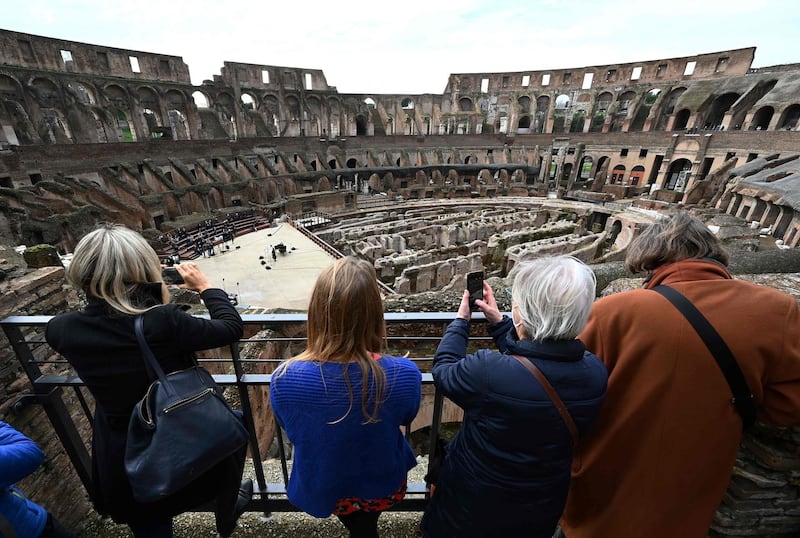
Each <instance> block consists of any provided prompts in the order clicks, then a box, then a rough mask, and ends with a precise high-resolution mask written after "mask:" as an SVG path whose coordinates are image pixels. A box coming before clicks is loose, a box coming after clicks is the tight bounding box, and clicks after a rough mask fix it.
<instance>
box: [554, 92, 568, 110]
mask: <svg viewBox="0 0 800 538" xmlns="http://www.w3.org/2000/svg"><path fill="white" fill-rule="evenodd" d="M569 103H570V98H569V95H566V94H564V93H562V94H561V95H559V96H558V97H556V110H566V109H567V108H569Z"/></svg>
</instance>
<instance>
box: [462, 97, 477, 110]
mask: <svg viewBox="0 0 800 538" xmlns="http://www.w3.org/2000/svg"><path fill="white" fill-rule="evenodd" d="M458 109H459V110H460V111H461V112H472V111H473V110H475V105H474V104H473V102H472V99H470V98H469V97H462V98H461V99H459V100H458Z"/></svg>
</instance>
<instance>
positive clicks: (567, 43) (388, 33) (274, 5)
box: [0, 0, 800, 94]
mask: <svg viewBox="0 0 800 538" xmlns="http://www.w3.org/2000/svg"><path fill="white" fill-rule="evenodd" d="M0 28H2V29H5V30H15V31H18V32H26V33H30V34H36V35H42V36H47V37H54V38H59V39H66V40H70V41H80V42H84V43H92V44H98V45H107V46H112V47H119V48H124V49H131V50H136V51H144V52H157V53H164V54H170V55H175V56H182V57H183V60H184V61H185V62H186V63H187V64H188V65H189V70H190V72H191V75H192V82H193V83H195V84H200V83H201V82H202V80H203V79H209V78H211V77H212V76H213V75H215V74H219V72H220V68H221V67H222V64H223V62H224V61H233V62H245V63H254V64H263V65H279V66H291V67H305V68H309V69H322V70H323V71H324V72H325V75H326V77H327V80H328V84H330V85H332V86H336V87H337V89H338V90H339V91H340V92H342V93H368V92H371V93H412V94H418V93H437V94H440V93H442V92H443V91H444V88H445V85H446V84H447V77H448V75H449V74H450V73H471V72H502V71H525V70H546V69H556V68H571V67H583V66H590V65H604V64H612V63H625V62H638V61H645V60H656V59H663V58H673V57H681V56H691V55H695V54H702V53H708V52H717V51H721V50H727V49H734V48H743V47H757V49H756V56H755V61H754V63H753V66H754V67H763V66H768V65H776V64H783V63H797V62H800V46H798V45H800V35H799V34H800V9H797V7H796V5H795V0H761V1H753V0H744V1H743V0H670V1H668V2H655V1H649V2H635V1H634V0H570V1H564V0H458V1H455V0H402V1H392V2H389V1H386V0H372V1H365V0H338V1H333V0H295V1H293V2H292V1H289V2H287V1H279V0H260V1H259V0H248V1H243V0H127V1H114V2H109V1H108V0H13V1H12V0H6V4H5V5H4V6H3V9H2V15H0Z"/></svg>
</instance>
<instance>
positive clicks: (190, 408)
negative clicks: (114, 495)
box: [125, 315, 248, 502]
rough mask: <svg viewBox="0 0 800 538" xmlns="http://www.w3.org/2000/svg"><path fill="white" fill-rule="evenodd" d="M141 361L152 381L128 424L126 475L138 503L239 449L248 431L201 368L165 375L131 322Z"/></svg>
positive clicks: (157, 496)
mask: <svg viewBox="0 0 800 538" xmlns="http://www.w3.org/2000/svg"><path fill="white" fill-rule="evenodd" d="M134 327H135V329H136V338H137V340H138V341H139V348H140V349H141V353H142V357H143V359H144V361H145V364H146V366H147V368H148V372H152V373H154V374H155V375H153V374H152V373H151V377H155V378H156V379H155V380H154V381H153V382H152V383H151V385H150V387H149V388H148V389H147V393H146V394H145V395H144V398H142V400H141V401H140V402H139V403H137V404H136V407H135V408H134V411H133V414H132V415H131V419H130V423H129V425H128V440H127V445H126V447H125V471H126V472H127V474H128V481H129V482H130V484H131V488H132V489H133V496H134V498H135V499H136V500H137V501H139V502H152V501H157V500H159V499H162V498H164V497H167V496H169V495H171V494H173V493H175V492H176V491H178V490H180V489H181V488H183V487H184V486H187V485H188V484H189V483H190V482H192V481H193V480H195V479H197V478H199V477H200V476H202V475H203V474H204V473H205V472H206V471H208V470H210V469H211V468H212V467H213V466H215V465H216V464H217V463H219V462H221V461H222V460H224V459H225V458H227V457H228V456H230V455H232V454H234V453H236V452H237V451H238V450H240V449H241V448H242V447H243V446H244V445H245V444H246V443H247V440H248V433H247V429H246V428H245V426H244V423H243V421H242V419H241V417H240V416H238V415H237V414H236V413H234V411H233V410H232V409H231V408H230V406H229V405H228V402H226V401H225V398H224V397H223V395H222V391H221V390H220V388H219V386H218V385H217V384H216V382H215V381H214V378H213V377H211V374H209V373H208V371H207V370H206V369H205V368H203V367H201V366H193V367H191V368H187V369H185V370H180V371H177V372H173V373H170V374H169V375H167V374H165V373H164V370H163V369H162V368H161V365H160V364H159V363H158V361H157V360H156V358H155V356H154V355H153V352H152V351H151V350H150V346H148V345H147V341H146V340H145V337H144V330H143V321H142V316H141V315H140V316H136V319H135V320H134Z"/></svg>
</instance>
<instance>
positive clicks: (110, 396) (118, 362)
mask: <svg viewBox="0 0 800 538" xmlns="http://www.w3.org/2000/svg"><path fill="white" fill-rule="evenodd" d="M139 295H140V296H141V297H144V298H145V300H144V304H148V303H150V304H158V298H159V297H160V284H158V285H146V286H142V287H141V289H140V290H139ZM201 297H202V299H203V302H204V303H205V305H206V307H207V308H208V310H209V313H210V314H211V319H210V320H209V319H203V318H199V317H194V316H191V315H189V314H187V313H186V312H184V311H183V309H182V308H181V307H179V306H177V305H173V304H168V305H163V306H157V307H155V308H152V309H151V310H148V311H147V312H146V313H145V314H144V332H145V337H146V339H147V342H148V344H149V345H150V348H151V349H152V350H153V354H154V355H155V356H156V358H157V359H158V361H159V363H160V364H161V366H162V368H163V369H164V371H165V372H167V373H169V372H174V371H176V370H181V369H184V368H188V367H190V366H193V365H194V364H195V358H194V353H193V352H194V351H197V350H201V349H210V348H215V347H221V346H225V345H228V344H231V343H232V342H235V341H237V340H238V339H239V338H241V336H242V330H243V325H242V319H241V317H240V316H239V313H238V312H237V311H236V309H235V308H234V307H233V305H232V304H231V303H230V301H229V299H228V296H227V294H226V293H225V292H224V291H222V290H219V289H208V290H205V291H204V292H203V293H202V295H201ZM133 319H134V318H133V316H127V315H123V314H121V313H119V312H117V311H115V310H113V309H112V308H110V307H109V306H108V305H107V304H106V303H105V302H104V301H101V300H99V299H96V298H90V300H89V304H88V306H87V307H86V308H85V309H84V310H82V311H79V312H71V313H67V314H61V315H59V316H56V317H54V318H53V319H52V320H51V321H50V323H48V325H47V329H46V331H45V337H46V339H47V343H48V344H50V346H51V347H52V348H53V349H55V350H56V351H58V352H59V353H60V354H61V355H63V356H64V357H65V358H66V359H67V360H68V361H69V362H70V364H71V365H72V366H73V367H74V368H75V371H76V372H77V374H78V375H79V376H80V377H81V379H82V380H83V382H84V383H85V384H86V386H87V387H88V389H89V391H90V392H91V393H92V396H94V399H95V402H96V406H95V422H94V437H93V439H92V471H93V476H92V481H93V485H94V491H93V492H91V493H92V495H91V496H92V500H93V502H94V505H95V508H96V510H97V511H98V512H99V513H100V514H103V515H108V516H111V517H112V518H113V519H114V521H116V522H118V523H135V524H136V523H138V524H142V523H148V522H152V521H158V520H163V519H165V518H167V517H171V516H173V515H176V514H179V513H181V512H185V511H187V510H189V509H190V508H193V507H196V506H198V505H200V504H202V503H205V502H208V501H213V500H216V501H217V511H218V512H219V511H222V512H223V513H229V512H231V511H232V510H231V507H232V503H234V502H235V501H236V496H237V494H238V489H239V482H240V479H241V466H242V464H243V461H244V460H243V458H244V454H242V455H241V456H239V455H237V456H236V457H231V458H228V459H227V460H225V461H223V462H222V463H220V464H219V465H217V466H216V467H215V468H214V469H212V470H211V471H209V473H207V474H206V475H204V476H203V477H202V478H200V479H198V480H197V481H195V482H193V483H192V484H190V485H188V486H187V487H186V488H184V490H182V491H180V492H178V493H176V494H175V495H172V496H170V497H169V498H167V499H165V500H163V501H158V502H155V503H146V504H141V503H137V502H136V501H134V500H133V495H132V493H131V489H130V486H129V484H128V479H127V475H126V474H125V468H124V455H125V442H126V439H127V428H128V420H129V418H130V416H131V412H132V411H133V408H134V406H135V405H136V403H137V402H138V401H139V400H140V399H141V398H142V396H143V395H144V393H145V392H146V390H147V387H148V386H149V385H150V382H151V379H150V378H149V377H148V375H147V371H146V370H145V366H144V362H143V359H142V357H141V355H140V353H139V345H138V343H137V341H136V334H135V332H134V328H133ZM237 469H238V474H237Z"/></svg>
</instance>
